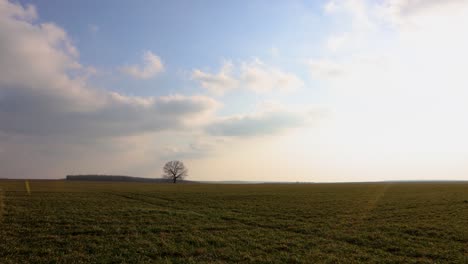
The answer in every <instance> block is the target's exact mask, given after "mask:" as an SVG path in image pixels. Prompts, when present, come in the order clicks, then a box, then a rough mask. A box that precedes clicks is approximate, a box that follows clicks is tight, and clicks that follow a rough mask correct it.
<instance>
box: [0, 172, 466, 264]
mask: <svg viewBox="0 0 468 264" xmlns="http://www.w3.org/2000/svg"><path fill="white" fill-rule="evenodd" d="M29 185H30V189H31V194H30V195H28V193H27V192H26V189H25V182H24V181H11V180H10V181H0V238H1V239H0V263H56V262H60V263H90V262H98V263H110V262H113V263H145V262H148V263H153V262H159V263H226V262H229V263H363V262H366V263H468V184H465V183H380V184H364V183H363V184H308V185H307V184H290V185H287V184H284V185H283V184H278V185H274V184H272V185H268V184H258V185H208V184H187V185H169V184H150V183H103V182H66V181H29Z"/></svg>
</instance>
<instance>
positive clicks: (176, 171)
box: [163, 160, 188, 183]
mask: <svg viewBox="0 0 468 264" xmlns="http://www.w3.org/2000/svg"><path fill="white" fill-rule="evenodd" d="M163 170H164V175H163V177H164V178H166V179H170V180H172V182H173V183H176V182H177V180H183V179H184V178H185V177H187V174H188V170H187V169H186V168H185V166H184V163H183V162H182V161H178V160H173V161H169V162H167V163H166V165H164V168H163Z"/></svg>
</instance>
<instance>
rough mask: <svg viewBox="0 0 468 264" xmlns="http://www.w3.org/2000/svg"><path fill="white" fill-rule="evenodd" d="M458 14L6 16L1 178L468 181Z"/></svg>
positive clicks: (174, 5) (2, 24)
mask: <svg viewBox="0 0 468 264" xmlns="http://www.w3.org/2000/svg"><path fill="white" fill-rule="evenodd" d="M467 24H468V1H466V0H378V1H377V0H374V1H371V0H341V1H339V0H323V1H300V0H297V1H294V0H292V1H261V0H254V1H230V2H226V1H209V0H207V1H178V0H175V1H143V0H136V1H117V0H116V1H90V0H89V1H88V0H83V1H59V0H52V1H50V0H48V1H43V0H37V1H34V0H20V1H9V0H0V177H2V178H51V179H56V178H64V177H65V176H66V175H68V174H117V175H132V176H140V177H160V176H161V175H162V166H163V165H164V163H165V162H167V161H170V160H175V159H177V160H181V161H183V162H184V163H185V165H186V166H187V168H188V170H189V179H191V180H203V181H210V180H212V181H223V180H239V181H292V182H296V181H299V182H348V181H353V182H354V181H385V180H468V137H467V135H468V122H467V121H466V118H467V117H468V104H467V103H466V102H467V101H468V79H467V75H466V69H468V51H467V50H466V47H468V31H466V25H467Z"/></svg>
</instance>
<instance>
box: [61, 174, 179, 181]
mask: <svg viewBox="0 0 468 264" xmlns="http://www.w3.org/2000/svg"><path fill="white" fill-rule="evenodd" d="M66 179H67V181H115V182H158V183H170V182H171V181H170V180H167V179H162V178H141V177H132V176H122V175H94V174H87V175H67V178H66Z"/></svg>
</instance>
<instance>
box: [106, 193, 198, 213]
mask: <svg viewBox="0 0 468 264" xmlns="http://www.w3.org/2000/svg"><path fill="white" fill-rule="evenodd" d="M106 194H110V195H113V196H117V197H120V198H125V199H128V200H133V201H137V202H140V203H145V204H148V205H151V206H153V207H157V208H158V209H160V210H162V211H166V212H174V213H185V214H187V213H189V214H193V215H197V216H205V214H203V213H199V212H195V211H192V210H185V209H178V208H174V207H170V206H164V205H161V204H160V203H156V202H152V201H148V200H147V199H143V198H140V197H134V196H130V195H125V194H118V193H112V192H107V193H106ZM132 194H133V193H132ZM147 197H149V196H147ZM151 198H155V199H159V200H162V201H164V202H169V201H170V200H169V199H164V198H159V197H153V196H151Z"/></svg>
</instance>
